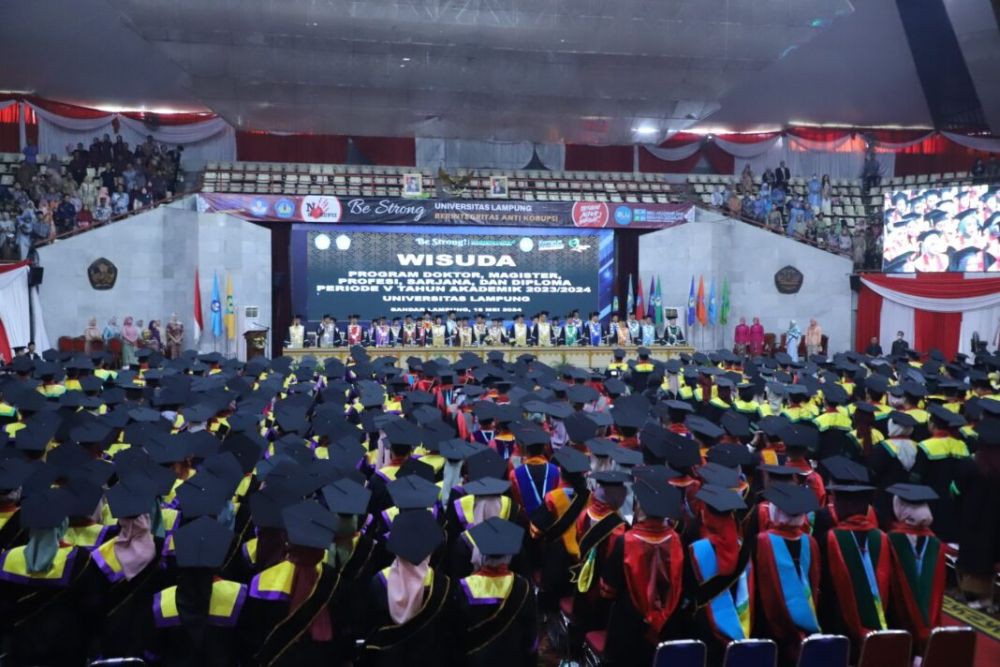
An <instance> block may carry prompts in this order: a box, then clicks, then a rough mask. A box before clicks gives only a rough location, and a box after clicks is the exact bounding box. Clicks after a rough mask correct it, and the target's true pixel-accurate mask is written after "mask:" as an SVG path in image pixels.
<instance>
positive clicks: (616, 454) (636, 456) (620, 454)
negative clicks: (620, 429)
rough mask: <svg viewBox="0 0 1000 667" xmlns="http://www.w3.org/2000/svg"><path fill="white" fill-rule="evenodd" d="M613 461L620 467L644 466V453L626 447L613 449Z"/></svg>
mask: <svg viewBox="0 0 1000 667" xmlns="http://www.w3.org/2000/svg"><path fill="white" fill-rule="evenodd" d="M611 460H612V461H614V462H615V463H616V464H617V465H618V466H619V467H626V468H631V467H633V466H637V465H641V464H642V460H643V459H642V452H639V451H636V450H634V449H626V448H625V447H613V448H612V449H611Z"/></svg>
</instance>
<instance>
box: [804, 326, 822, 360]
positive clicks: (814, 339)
mask: <svg viewBox="0 0 1000 667" xmlns="http://www.w3.org/2000/svg"><path fill="white" fill-rule="evenodd" d="M822 350H823V327H821V326H820V325H819V323H817V322H816V320H815V319H812V320H809V327H808V328H807V329H806V359H809V358H810V357H812V356H813V355H815V354H819V353H820V352H822Z"/></svg>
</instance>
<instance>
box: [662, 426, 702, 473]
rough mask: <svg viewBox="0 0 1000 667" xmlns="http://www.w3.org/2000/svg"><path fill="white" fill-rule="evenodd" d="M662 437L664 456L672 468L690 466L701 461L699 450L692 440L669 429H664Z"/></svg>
mask: <svg viewBox="0 0 1000 667" xmlns="http://www.w3.org/2000/svg"><path fill="white" fill-rule="evenodd" d="M663 438H664V442H663V454H664V458H665V459H666V461H667V464H668V465H669V466H670V467H671V468H673V469H674V470H684V469H686V468H692V467H694V466H696V465H698V464H699V463H701V450H700V449H699V448H698V443H696V442H695V441H694V440H691V439H690V438H685V437H684V436H682V435H678V434H676V433H672V432H670V431H666V432H665V433H664V434H663Z"/></svg>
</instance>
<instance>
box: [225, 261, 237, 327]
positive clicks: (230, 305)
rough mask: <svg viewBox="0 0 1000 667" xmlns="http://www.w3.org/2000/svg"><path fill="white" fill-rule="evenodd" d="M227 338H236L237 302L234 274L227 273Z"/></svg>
mask: <svg viewBox="0 0 1000 667" xmlns="http://www.w3.org/2000/svg"><path fill="white" fill-rule="evenodd" d="M225 322H226V338H233V339H235V338H236V302H235V301H233V276H232V275H230V274H229V273H226V313H225Z"/></svg>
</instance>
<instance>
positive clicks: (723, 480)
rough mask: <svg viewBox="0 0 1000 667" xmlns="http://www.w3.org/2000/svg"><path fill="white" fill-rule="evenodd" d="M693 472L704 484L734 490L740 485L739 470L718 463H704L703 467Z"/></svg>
mask: <svg viewBox="0 0 1000 667" xmlns="http://www.w3.org/2000/svg"><path fill="white" fill-rule="evenodd" d="M695 472H696V473H697V475H698V477H700V478H701V479H702V480H703V481H704V482H705V484H712V485H715V486H724V487H726V488H727V489H735V488H736V487H737V486H738V485H739V483H740V473H739V470H737V469H736V468H729V467H726V466H724V465H722V464H719V463H711V462H709V463H706V464H705V465H702V466H698V468H697V469H696V471H695Z"/></svg>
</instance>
